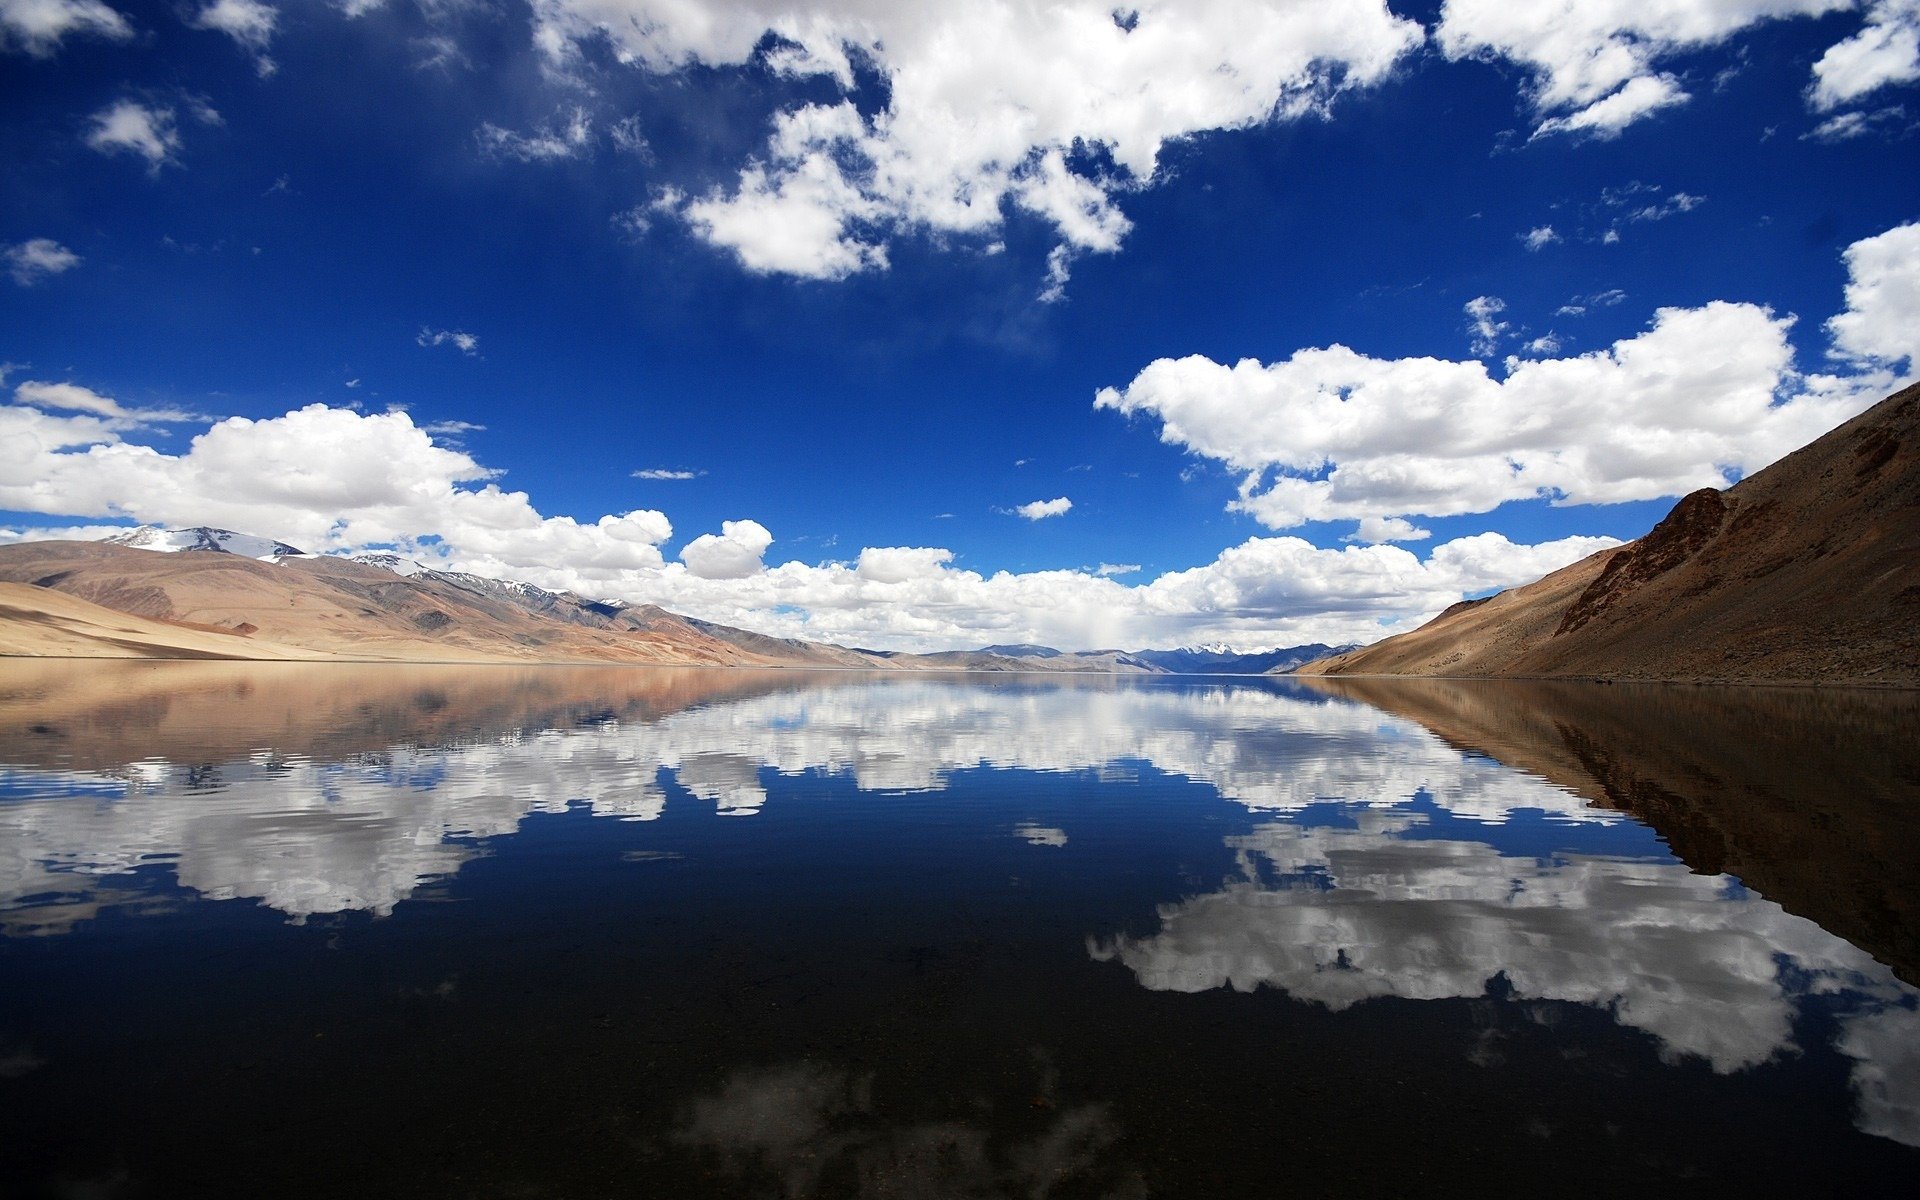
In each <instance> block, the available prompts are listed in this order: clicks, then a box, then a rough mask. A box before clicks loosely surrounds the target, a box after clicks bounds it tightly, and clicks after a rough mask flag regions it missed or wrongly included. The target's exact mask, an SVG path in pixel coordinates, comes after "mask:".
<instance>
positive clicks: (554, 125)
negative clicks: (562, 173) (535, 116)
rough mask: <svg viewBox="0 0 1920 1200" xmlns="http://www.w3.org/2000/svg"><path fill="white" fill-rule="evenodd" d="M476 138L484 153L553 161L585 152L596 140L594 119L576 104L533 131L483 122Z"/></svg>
mask: <svg viewBox="0 0 1920 1200" xmlns="http://www.w3.org/2000/svg"><path fill="white" fill-rule="evenodd" d="M474 138H475V140H476V141H478V142H479V143H480V149H481V151H482V152H483V153H486V154H490V155H493V156H494V157H497V158H514V159H519V160H520V161H521V162H552V161H554V160H556V159H562V158H572V157H574V156H575V155H577V154H581V153H584V152H585V151H586V149H587V147H588V146H590V145H592V143H593V121H592V119H591V118H590V117H589V116H588V115H587V110H586V109H584V108H581V107H579V106H577V105H576V106H575V107H573V108H571V109H568V110H566V111H563V112H561V113H559V114H558V115H557V116H556V117H555V118H554V120H553V121H551V122H549V123H548V124H547V125H545V126H544V127H542V128H541V129H539V130H537V131H535V132H533V133H515V132H514V131H513V130H511V129H502V128H501V127H500V126H498V125H494V124H491V123H488V124H483V125H481V126H480V128H479V130H478V131H477V132H475V134H474Z"/></svg>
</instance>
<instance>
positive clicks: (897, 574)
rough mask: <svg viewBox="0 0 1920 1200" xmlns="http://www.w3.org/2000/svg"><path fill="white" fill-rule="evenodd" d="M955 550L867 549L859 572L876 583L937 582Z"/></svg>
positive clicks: (921, 547)
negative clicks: (923, 580)
mask: <svg viewBox="0 0 1920 1200" xmlns="http://www.w3.org/2000/svg"><path fill="white" fill-rule="evenodd" d="M952 561H953V551H951V550H943V549H940V548H939V547H935V546H868V547H867V548H866V549H865V550H862V551H861V552H860V562H859V565H858V567H857V568H856V573H857V574H858V575H859V577H860V578H862V579H870V580H872V581H873V582H875V583H906V582H907V581H908V580H912V579H937V578H939V577H940V575H941V574H942V573H943V571H944V570H945V566H946V564H947V563H950V562H952Z"/></svg>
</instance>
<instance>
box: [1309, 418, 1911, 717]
mask: <svg viewBox="0 0 1920 1200" xmlns="http://www.w3.org/2000/svg"><path fill="white" fill-rule="evenodd" d="M1300 673H1301V674H1307V675H1451V676H1481V675H1490V676H1523V677H1574V678H1603V679H1649V680H1652V679H1667V680H1698V681H1714V680H1725V681H1745V682H1769V683H1845V684H1857V685H1875V686H1898V687H1916V686H1920V387H1910V388H1907V389H1906V390H1904V391H1902V392H1899V393H1897V394H1895V395H1893V396H1891V397H1889V398H1887V399H1886V400H1883V401H1881V402H1880V403H1879V404H1878V405H1876V406H1874V407H1873V408H1871V409H1869V410H1868V411H1866V412H1865V413H1862V414H1861V415H1860V416H1858V417H1856V418H1854V419H1853V420H1851V421H1849V422H1847V423H1846V424H1845V425H1842V426H1840V427H1839V428H1838V429H1835V430H1834V431H1833V432H1831V433H1829V434H1827V435H1826V436H1824V437H1822V438H1820V439H1818V440H1817V441H1815V442H1813V443H1811V444H1809V445H1807V446H1804V447H1802V448H1801V449H1799V450H1797V451H1795V452H1794V453H1792V454H1790V455H1788V456H1787V457H1786V458H1783V459H1781V460H1780V461H1779V462H1777V463H1775V464H1773V465H1772V466H1770V467H1768V468H1766V469H1765V470H1763V471H1760V472H1758V473H1756V474H1754V475H1753V476H1751V477H1750V478H1747V479H1744V480H1742V481H1741V482H1739V483H1738V484H1735V485H1734V486H1733V487H1731V488H1728V489H1727V490H1725V491H1717V490H1714V489H1711V488H1709V489H1704V490H1702V491H1698V492H1694V493H1693V494H1692V495H1689V496H1687V497H1685V498H1683V499H1682V500H1681V501H1680V502H1679V503H1678V504H1676V505H1675V506H1674V508H1673V511H1672V512H1670V513H1668V514H1667V516H1666V517H1665V519H1663V520H1662V521H1661V522H1660V523H1659V524H1658V525H1656V526H1654V528H1653V529H1652V530H1651V531H1650V532H1649V533H1648V534H1647V535H1646V536H1645V537H1642V538H1641V539H1639V540H1638V541H1635V542H1630V543H1628V544H1627V545H1625V546H1620V547H1616V548H1614V549H1612V550H1606V551H1603V552H1601V553H1599V554H1596V555H1593V556H1592V557H1590V558H1587V559H1584V560H1582V561H1580V562H1577V563H1574V564H1573V565H1572V566H1569V567H1566V568H1564V569H1563V570H1560V571H1556V572H1554V573H1553V574H1551V575H1548V576H1547V577H1546V578H1544V579H1540V580H1538V581H1536V582H1534V583H1530V584H1527V585H1526V586H1525V587H1519V588H1514V589H1512V590H1510V591H1506V592H1501V593H1499V594H1498V595H1495V596H1491V597H1488V598H1487V599H1484V600H1477V601H1468V602H1465V603H1462V604H1457V605H1455V606H1454V607H1452V608H1450V609H1448V610H1447V611H1446V612H1443V613H1441V614H1440V615H1439V616H1438V617H1435V618H1434V619H1433V620H1432V621H1429V622H1428V623H1427V624H1425V625H1423V626H1421V627H1420V628H1419V629H1416V630H1413V631H1411V632H1409V633H1404V634H1400V635H1399V636H1397V637H1392V638H1388V639H1386V640H1385V641H1382V642H1378V643H1376V644H1374V645H1372V646H1367V647H1364V648H1362V649H1360V650H1354V651H1350V652H1349V653H1346V654H1339V655H1335V656H1333V657H1331V658H1325V659H1322V660H1320V661H1319V662H1317V663H1311V664H1309V665H1308V666H1306V667H1303V668H1301V670H1300Z"/></svg>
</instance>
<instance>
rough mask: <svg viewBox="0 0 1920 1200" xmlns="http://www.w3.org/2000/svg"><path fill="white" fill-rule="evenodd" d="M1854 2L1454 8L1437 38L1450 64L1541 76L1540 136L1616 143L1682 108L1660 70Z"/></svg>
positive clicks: (1453, 1) (1474, 4)
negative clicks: (1782, 22) (1491, 59)
mask: <svg viewBox="0 0 1920 1200" xmlns="http://www.w3.org/2000/svg"><path fill="white" fill-rule="evenodd" d="M1852 3H1853V0H1631V2H1626V0H1602V2H1599V3H1579V4H1576V3H1555V4H1513V3H1509V2H1508V0H1447V3H1446V7H1445V8H1444V9H1443V10H1442V13H1441V18H1440V24H1439V26H1438V27H1437V28H1436V30H1435V38H1436V40H1437V41H1438V43H1439V46H1440V48H1441V50H1442V51H1443V52H1444V53H1446V54H1447V55H1448V57H1451V58H1472V57H1487V56H1496V55H1497V56H1499V57H1502V58H1506V59H1509V60H1511V61H1513V62H1515V63H1519V64H1521V65H1522V66H1525V67H1527V68H1529V69H1530V70H1531V71H1532V72H1533V86H1532V97H1531V98H1532V102H1533V106H1534V109H1535V112H1536V116H1537V124H1536V125H1535V134H1534V135H1535V136H1536V137H1539V136H1545V135H1551V134H1556V133H1564V134H1588V135H1592V136H1597V137H1614V136H1618V134H1619V133H1620V132H1621V131H1622V130H1623V129H1625V128H1626V127H1627V126H1629V125H1631V124H1633V123H1634V122H1635V121H1638V120H1641V119H1643V118H1645V117H1648V116H1650V115H1652V114H1653V113H1656V112H1659V111H1660V110H1662V109H1665V108H1671V107H1673V106H1674V105H1677V104H1683V103H1685V102H1686V100H1687V93H1686V91H1685V89H1684V88H1683V87H1682V86H1681V84H1680V80H1679V79H1678V78H1677V77H1676V76H1675V75H1673V74H1672V73H1671V72H1668V71H1665V70H1662V69H1661V64H1662V63H1663V62H1664V61H1666V60H1669V59H1672V58H1673V57H1675V56H1676V55H1679V54H1683V53H1686V52H1688V51H1695V50H1700V49H1704V48H1706V47H1709V46H1713V45H1717V44H1719V43H1721V42H1724V41H1725V40H1727V39H1728V38H1730V37H1732V36H1733V35H1734V34H1736V33H1739V32H1740V31H1742V30H1744V29H1747V28H1750V27H1752V26H1754V25H1757V24H1759V23H1761V22H1763V21H1770V20H1778V19H1782V18H1788V17H1796V16H1814V15H1818V14H1820V13H1825V12H1832V11H1834V10H1837V9H1842V8H1847V7H1850V6H1851V4H1852Z"/></svg>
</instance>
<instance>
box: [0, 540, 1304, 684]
mask: <svg viewBox="0 0 1920 1200" xmlns="http://www.w3.org/2000/svg"><path fill="white" fill-rule="evenodd" d="M50 593H57V596H56V595H53V594H50ZM1335 649H1338V648H1336V647H1327V646H1302V647H1294V648H1291V649H1284V650H1271V651H1266V652H1263V653H1259V654H1236V653H1234V652H1232V651H1231V650H1229V649H1227V648H1225V647H1218V646H1211V647H1199V648H1195V649H1185V650H1147V651H1140V652H1137V653H1128V652H1125V651H1119V650H1100V651H1086V652H1067V651H1061V650H1055V649H1053V648H1051V647H1047V646H1030V645H1022V646H990V647H985V648H983V649H980V650H954V651H945V652H940V653H934V654H904V653H896V652H892V651H884V650H863V649H857V648H852V647H846V646H836V645H829V644H821V643H815V642H806V641H800V640H796V639H791V638H776V637H770V636H767V635H765V634H759V633H754V632H751V631H749V630H744V629H735V628H733V627H731V626H726V625H719V624H715V623H713V622H709V621H701V620H696V619H694V618H691V617H682V616H679V615H677V614H674V613H671V612H668V611H667V610H665V609H662V608H658V607H656V606H653V605H629V604H626V603H624V602H622V601H618V600H601V599H592V598H588V597H583V596H577V595H574V594H572V593H570V592H554V591H548V590H547V589H545V588H541V587H537V586H535V585H534V584H530V583H524V582H521V581H517V580H504V579H491V578H488V577H486V576H481V575H473V574H468V573H466V572H461V571H446V570H440V569H438V568H435V567H430V566H428V565H426V564H424V563H421V562H418V561H416V560H414V559H411V558H407V557H405V556H403V555H398V554H391V553H369V554H359V555H355V556H353V557H351V558H346V557H338V556H332V555H313V554H308V553H306V552H305V551H302V550H300V549H299V548H298V547H295V546H292V545H289V544H288V543H286V542H281V541H276V540H274V539H272V538H265V537H257V536H254V535H250V534H243V533H235V532H233V531H232V530H226V529H215V528H212V527H209V526H196V527H192V528H185V529H162V528H158V527H153V526H145V527H142V528H139V529H132V530H128V531H127V532H126V533H120V534H115V535H113V536H111V537H109V538H106V539H105V540H103V541H98V542H58V541H50V542H28V543H23V544H19V545H14V546H6V547H0V654H11V655H62V656H74V657H115V658H120V657H149V658H168V657H188V658H265V659H274V658H301V659H312V658H339V659H353V660H361V659H367V660H378V661H396V660H397V661H415V662H447V661H454V662H636V663H677V664H688V665H715V666H806V667H829V668H833V667H839V668H868V669H886V670H968V671H1072V672H1107V673H1126V674H1168V673H1175V674H1195V673H1215V674H1261V673H1266V672H1270V671H1276V670H1284V669H1289V668H1291V667H1293V666H1296V665H1298V664H1300V663H1302V662H1307V661H1310V660H1311V659H1314V658H1317V657H1320V656H1321V655H1323V654H1326V653H1329V652H1331V651H1333V650H1335Z"/></svg>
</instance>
